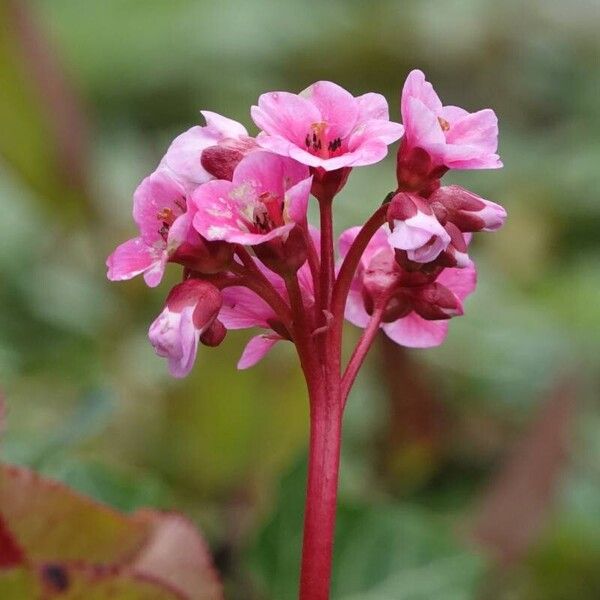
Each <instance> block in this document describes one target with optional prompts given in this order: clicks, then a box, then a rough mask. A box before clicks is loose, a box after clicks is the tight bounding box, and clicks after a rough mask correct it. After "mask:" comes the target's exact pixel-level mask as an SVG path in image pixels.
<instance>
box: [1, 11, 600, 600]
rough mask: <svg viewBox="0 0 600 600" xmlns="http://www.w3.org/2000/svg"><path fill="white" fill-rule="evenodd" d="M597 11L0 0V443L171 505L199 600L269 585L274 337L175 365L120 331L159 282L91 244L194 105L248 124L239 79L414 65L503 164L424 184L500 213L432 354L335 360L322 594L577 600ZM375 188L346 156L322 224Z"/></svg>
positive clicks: (294, 544) (589, 488)
mask: <svg viewBox="0 0 600 600" xmlns="http://www.w3.org/2000/svg"><path fill="white" fill-rule="evenodd" d="M599 27H600V5H599V4H598V2H597V1H596V0H589V1H586V0H574V1H572V2H569V3H567V2H558V1H556V2H554V1H552V0H548V1H544V0H535V1H534V0H532V1H529V2H520V1H518V0H507V1H505V2H496V1H494V0H446V1H444V2H441V1H439V2H435V1H420V2H417V1H412V2H411V1H406V2H396V1H394V0H387V1H382V2H376V3H366V2H358V1H345V2H342V1H337V2H316V1H304V2H292V1H291V0H289V1H288V0H285V1H284V0H278V1H275V0H255V1H250V2H234V1H229V0H225V1H221V2H204V1H194V0H144V1H141V0H103V1H96V2H91V1H90V2H81V1H77V0H35V1H34V0H31V1H29V2H25V1H21V0H0V211H1V214H2V218H1V219H0V239H1V240H2V244H1V248H2V250H1V253H0V281H1V283H0V303H1V304H0V306H1V307H2V310H1V311H0V388H1V390H2V392H3V393H4V395H5V396H6V400H7V406H8V411H7V412H8V419H7V420H8V425H7V431H6V433H5V436H4V439H3V446H2V457H3V459H4V460H7V461H11V462H17V463H21V464H26V465H29V466H32V467H34V468H35V469H37V470H39V471H41V472H43V473H46V474H48V475H51V476H53V477H56V478H59V479H62V480H64V481H66V482H67V483H68V484H69V485H71V486H73V487H75V488H77V489H79V490H82V491H84V492H85V493H87V494H90V495H92V496H94V497H96V498H98V499H100V500H103V501H105V502H107V503H109V504H111V505H113V506H116V507H119V508H122V509H125V510H132V509H135V508H136V507H139V506H144V505H146V506H157V507H162V508H175V509H178V510H183V511H185V512H186V513H187V514H188V515H190V516H191V517H192V518H193V519H194V520H195V521H196V522H197V523H198V525H199V526H200V527H201V528H202V529H203V531H204V533H205V535H206V536H207V538H208V540H209V542H210V545H211V549H212V551H213V555H214V556H215V560H216V562H217V565H218V568H219V569H220V571H221V573H222V575H223V578H224V581H225V583H226V589H227V594H228V596H227V597H228V598H231V599H233V600H263V599H272V600H286V599H288V598H289V599H293V598H294V597H295V595H296V591H295V590H296V580H297V576H298V575H297V565H298V557H299V544H300V528H301V519H302V501H303V497H302V496H303V486H304V474H303V469H304V461H305V446H306V434H307V431H306V430H307V419H306V415H307V406H306V400H305V394H304V389H303V382H302V379H301V376H300V374H299V371H298V368H297V366H296V360H295V357H294V355H293V351H292V350H293V349H292V348H291V347H289V348H285V349H284V348H282V349H281V351H278V352H276V353H273V355H272V356H269V357H268V358H267V359H266V360H265V361H264V362H263V363H261V364H260V365H259V366H257V367H256V368H254V369H252V370H251V371H248V372H242V373H238V372H236V370H235V363H236V361H237V358H238V357H239V355H240V352H241V349H242V347H243V344H244V341H245V340H246V339H247V334H246V333H241V334H238V333H232V334H230V335H229V336H228V338H227V340H226V341H225V343H224V344H223V345H222V346H221V347H220V348H218V349H209V348H204V349H203V350H202V351H201V352H200V356H199V359H198V364H197V367H196V369H195V370H194V372H193V374H192V376H190V377H189V378H188V379H187V380H185V381H182V382H180V381H175V380H173V379H171V378H170V377H169V376H168V374H167V372H166V368H165V365H164V364H163V362H162V361H161V360H160V359H158V358H157V357H155V356H154V354H153V351H152V349H151V347H150V346H149V344H148V343H147V341H146V337H145V336H146V331H147V327H148V324H149V323H150V321H151V319H152V318H153V317H154V315H155V314H157V313H158V312H159V311H160V309H161V307H162V302H163V299H164V296H165V295H166V292H167V290H168V289H169V288H168V281H167V282H166V283H165V285H163V286H162V287H161V288H160V289H157V290H148V289H147V288H145V286H144V285H143V282H142V281H140V280H136V281H132V282H126V283H122V284H110V283H109V282H107V280H106V278H105V269H104V260H105V257H106V256H107V255H108V254H109V253H110V252H111V251H112V249H113V247H114V246H115V245H116V244H117V243H120V242H121V241H123V240H125V239H126V238H128V237H131V236H132V235H133V233H134V227H133V223H132V221H131V216H130V211H131V195H132V192H133V190H134V189H135V186H136V184H137V182H138V181H139V180H140V179H141V178H142V177H143V176H144V175H145V174H147V173H149V172H150V171H151V170H153V168H154V166H155V165H156V163H157V162H158V160H159V159H160V157H161V156H162V154H163V153H164V151H165V150H166V147H167V145H168V143H169V141H170V140H171V139H172V138H173V137H174V136H175V135H176V134H177V133H179V132H181V131H183V130H185V129H187V128H188V127H190V126H192V125H193V124H196V123H198V122H199V119H200V116H199V114H198V110H200V109H201V108H204V109H208V110H213V111H217V112H219V113H222V114H225V115H227V116H230V117H232V118H235V119H238V120H240V121H242V122H243V123H245V124H246V125H247V126H248V127H249V129H250V130H251V131H253V132H254V131H255V129H254V128H253V125H252V123H251V121H250V119H249V107H250V105H251V104H253V103H255V101H256V99H257V97H258V96H259V94H261V93H262V92H264V91H271V90H277V89H282V90H290V91H299V90H301V89H303V88H304V87H306V86H307V85H308V84H310V83H312V82H313V81H316V80H318V79H331V80H335V81H336V82H337V83H339V84H341V85H343V86H344V87H346V88H347V89H349V90H351V91H352V92H353V93H354V94H355V95H357V94H360V93H364V92H367V91H371V90H374V91H380V92H382V93H384V94H385V95H386V96H387V98H388V100H389V102H390V110H391V114H392V118H394V119H399V114H398V112H399V108H398V103H399V102H398V100H399V92H400V89H401V86H402V83H403V81H404V78H405V76H406V74H407V73H408V71H409V70H410V69H411V68H414V67H419V68H421V69H423V70H424V71H425V72H426V74H427V76H428V78H429V79H430V80H431V81H432V82H433V83H434V85H435V87H436V89H437V90H438V92H439V94H440V96H441V97H442V98H443V99H444V100H445V101H446V103H449V104H457V105H460V106H464V107H465V108H467V109H470V110H476V109H479V108H483V107H488V106H491V107H493V108H494V109H495V110H496V112H497V113H498V116H499V119H500V124H501V125H500V154H501V157H502V158H503V160H504V163H505V168H504V169H503V170H500V171H490V172H471V173H452V174H450V175H449V176H448V177H447V178H446V180H448V181H453V182H460V183H462V184H464V185H466V186H468V187H470V188H471V189H473V190H474V191H475V192H476V193H478V194H480V195H482V196H484V197H488V198H490V199H492V200H495V201H497V202H500V203H502V204H504V205H505V206H506V207H507V209H508V211H509V219H508V222H507V225H506V227H505V228H504V229H503V230H502V231H501V232H500V233H498V234H496V235H493V236H491V235H481V236H479V237H478V239H477V240H476V242H475V247H474V251H473V253H474V255H475V258H476V260H477V262H478V265H479V273H480V275H479V289H478V292H477V293H476V294H475V296H473V297H472V298H471V299H470V300H469V301H468V303H467V306H466V316H465V317H464V318H461V319H456V320H453V322H452V324H451V328H450V329H451V333H450V336H449V338H448V340H447V342H446V344H445V345H444V346H442V347H440V348H438V349H434V350H429V351H404V350H402V349H398V348H396V347H394V346H393V345H391V344H389V343H386V342H385V340H384V339H381V340H379V341H378V345H377V347H376V348H374V350H373V352H372V355H371V357H370V360H369V361H368V365H367V367H366V368H365V370H364V371H363V373H362V374H361V376H360V377H359V380H358V383H357V387H356V389H355V391H354V393H353V395H352V397H351V399H350V402H349V410H348V413H347V417H346V422H345V428H346V430H345V442H344V451H343V467H342V469H343V473H342V482H341V500H340V517H339V526H338V544H337V555H336V565H335V577H334V596H335V598H337V599H343V600H358V599H362V600H365V599H367V600H371V599H372V600H387V599H389V600H398V599H400V600H429V599H433V600H471V599H486V600H488V599H489V600H496V599H498V600H574V599H575V598H577V599H578V600H588V599H589V600H597V598H600V467H599V465H600V411H599V402H598V398H599V391H600V378H599V372H600V371H599V367H600V261H599V258H600V235H599V233H598V232H599V231H600V198H599V197H598V189H599V187H600V186H599V184H600V168H599V164H600V137H599V136H600V102H599V97H600V68H599V65H600V38H599V36H598V28H599ZM393 185H394V171H393V160H388V161H387V162H385V163H382V164H380V165H377V166H374V167H367V168H364V169H359V170H357V171H355V172H354V173H353V175H352V177H351V180H350V182H349V184H348V186H347V188H346V189H345V191H344V192H343V194H342V196H341V197H340V198H339V201H338V203H337V214H336V217H337V226H338V229H340V230H341V229H342V228H344V227H347V226H350V225H355V224H359V223H360V222H361V221H362V220H364V218H366V217H367V216H368V214H370V211H372V209H373V207H375V206H376V205H377V204H378V203H379V202H380V201H381V199H382V198H383V197H384V196H385V194H386V193H387V192H388V191H389V190H390V189H392V187H393ZM176 270H177V269H173V270H172V272H171V277H172V281H175V279H176V277H177V274H176ZM348 334H349V335H348V340H349V341H351V340H352V339H355V337H356V331H353V330H352V329H351V328H349V329H348Z"/></svg>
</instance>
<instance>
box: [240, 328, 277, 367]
mask: <svg viewBox="0 0 600 600" xmlns="http://www.w3.org/2000/svg"><path fill="white" fill-rule="evenodd" d="M281 339H282V338H280V337H277V336H274V335H273V336H271V335H257V336H255V337H253V338H252V339H251V340H250V341H249V342H248V344H246V347H245V348H244V352H243V353H242V356H241V358H240V360H239V362H238V364H237V368H238V369H240V370H242V369H249V368H250V367H253V366H254V365H255V364H256V363H258V362H259V361H261V360H262V359H263V358H264V357H265V355H266V354H267V353H268V352H269V350H270V349H271V348H272V347H273V346H274V345H275V344H276V343H277V342H279V341H281Z"/></svg>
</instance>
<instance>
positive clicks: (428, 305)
mask: <svg viewBox="0 0 600 600" xmlns="http://www.w3.org/2000/svg"><path fill="white" fill-rule="evenodd" d="M413 307H414V310H415V312H417V313H418V314H419V315H420V316H421V317H423V318H424V319H427V320H429V321H437V320H441V319H450V318H451V317H455V316H459V315H462V314H463V309H462V303H461V301H460V300H459V298H458V297H457V296H456V295H455V294H454V293H453V292H451V291H450V290H449V289H448V288H447V287H446V286H444V285H442V284H441V283H438V282H434V283H431V284H428V285H425V286H423V287H422V288H420V289H418V290H415V292H414V297H413Z"/></svg>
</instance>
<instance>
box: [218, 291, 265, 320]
mask: <svg viewBox="0 0 600 600" xmlns="http://www.w3.org/2000/svg"><path fill="white" fill-rule="evenodd" d="M222 296H223V306H222V307H221V311H220V312H219V320H220V321H221V323H223V325H225V327H226V328H227V329H249V328H250V327H265V328H266V327H269V324H268V320H269V319H272V318H275V317H276V315H275V313H274V311H273V309H272V308H271V307H270V306H269V305H268V304H267V303H266V302H265V301H264V300H263V299H262V298H260V297H259V296H258V295H257V294H256V293H254V292H253V291H251V290H249V289H248V288H244V287H238V286H235V287H230V288H225V289H224V290H223V292H222Z"/></svg>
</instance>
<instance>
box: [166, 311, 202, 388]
mask: <svg viewBox="0 0 600 600" xmlns="http://www.w3.org/2000/svg"><path fill="white" fill-rule="evenodd" d="M193 313H194V307H193V306H189V307H187V308H184V309H183V311H181V321H180V322H179V336H180V341H181V356H179V357H174V356H170V357H169V371H170V373H171V375H173V377H179V378H181V377H185V376H186V375H187V374H188V373H189V372H190V371H191V370H192V367H193V366H194V362H195V360H196V352H197V350H198V341H199V339H200V333H201V332H200V331H199V330H198V329H196V327H194V322H193V317H192V315H193Z"/></svg>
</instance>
